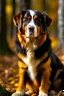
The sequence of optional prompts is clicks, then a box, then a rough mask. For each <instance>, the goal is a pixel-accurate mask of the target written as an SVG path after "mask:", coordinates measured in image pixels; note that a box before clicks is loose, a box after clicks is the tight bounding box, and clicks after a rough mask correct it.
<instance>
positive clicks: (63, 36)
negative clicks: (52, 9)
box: [58, 0, 64, 47]
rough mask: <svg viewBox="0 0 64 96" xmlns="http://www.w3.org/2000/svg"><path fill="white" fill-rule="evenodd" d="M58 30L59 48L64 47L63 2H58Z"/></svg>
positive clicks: (63, 0)
mask: <svg viewBox="0 0 64 96" xmlns="http://www.w3.org/2000/svg"><path fill="white" fill-rule="evenodd" d="M58 30H59V39H60V45H61V47H64V0H59V9H58Z"/></svg>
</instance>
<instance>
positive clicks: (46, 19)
mask: <svg viewBox="0 0 64 96" xmlns="http://www.w3.org/2000/svg"><path fill="white" fill-rule="evenodd" d="M41 14H42V16H43V19H44V26H45V27H47V28H48V27H49V26H50V24H51V22H52V19H51V18H50V17H49V16H48V14H47V13H46V12H42V13H41Z"/></svg>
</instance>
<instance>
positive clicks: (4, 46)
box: [0, 0, 11, 54]
mask: <svg viewBox="0 0 64 96" xmlns="http://www.w3.org/2000/svg"><path fill="white" fill-rule="evenodd" d="M0 5H1V11H0V15H1V16H0V19H1V30H0V54H5V53H11V50H10V49H9V46H8V43H7V36H6V35H7V33H6V27H7V26H6V13H5V6H6V0H4V2H3V0H0Z"/></svg>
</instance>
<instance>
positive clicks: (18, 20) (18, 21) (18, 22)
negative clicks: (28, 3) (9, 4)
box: [13, 11, 26, 30]
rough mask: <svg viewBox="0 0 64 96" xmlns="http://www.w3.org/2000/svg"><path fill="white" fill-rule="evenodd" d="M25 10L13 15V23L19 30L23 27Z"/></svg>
mask: <svg viewBox="0 0 64 96" xmlns="http://www.w3.org/2000/svg"><path fill="white" fill-rule="evenodd" d="M25 12H26V11H22V12H21V13H19V14H17V15H16V16H14V17H13V23H14V25H15V26H16V28H17V29H18V30H20V28H21V27H22V18H23V16H24V14H25Z"/></svg>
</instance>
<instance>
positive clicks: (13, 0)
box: [10, 0, 15, 37]
mask: <svg viewBox="0 0 64 96" xmlns="http://www.w3.org/2000/svg"><path fill="white" fill-rule="evenodd" d="M12 7H13V12H12V19H11V21H12V22H11V34H10V35H11V37H12V36H13V31H14V30H13V29H14V27H13V16H14V15H15V0H12Z"/></svg>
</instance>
